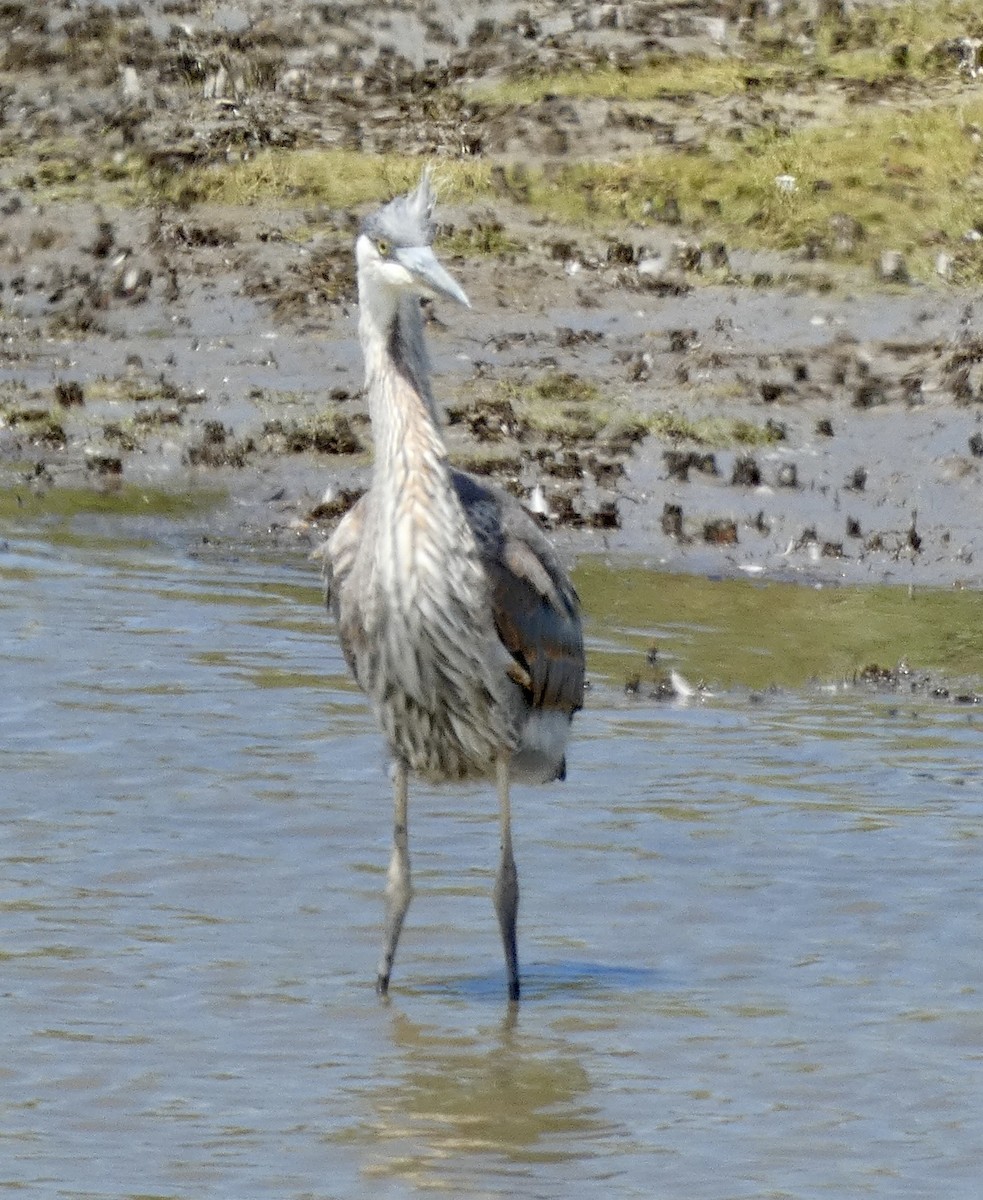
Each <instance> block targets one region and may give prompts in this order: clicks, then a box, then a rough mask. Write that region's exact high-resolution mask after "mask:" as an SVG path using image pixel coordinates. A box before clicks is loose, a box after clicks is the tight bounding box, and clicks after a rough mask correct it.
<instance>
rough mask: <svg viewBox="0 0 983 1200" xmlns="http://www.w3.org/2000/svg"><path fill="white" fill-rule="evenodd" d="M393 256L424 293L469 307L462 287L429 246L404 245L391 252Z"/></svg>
mask: <svg viewBox="0 0 983 1200" xmlns="http://www.w3.org/2000/svg"><path fill="white" fill-rule="evenodd" d="M393 258H394V259H395V260H396V262H398V263H399V265H400V266H401V267H405V269H406V270H407V271H409V273H410V274H411V275H412V276H413V282H414V283H415V284H416V285H417V286H418V287H419V289H420V291H421V292H423V293H424V294H425V295H427V296H431V297H434V298H436V297H438V296H444V297H446V298H447V299H448V300H456V301H457V302H458V304H463V305H464V307H465V308H470V307H471V301H470V300H469V299H468V298H467V295H466V294H465V292H464V289H463V288H462V287H461V286H460V285H459V284H457V283H456V282H455V281H454V280H453V279H452V278H451V277H450V275H448V274H447V272H446V271H445V270H444V268H443V267H442V266H441V265H440V263H439V262H438V261H437V256H436V255H435V254H434V252H433V251H432V250H431V249H430V247H429V246H404V247H401V248H400V249H398V250H396V251H395V252H394V253H393Z"/></svg>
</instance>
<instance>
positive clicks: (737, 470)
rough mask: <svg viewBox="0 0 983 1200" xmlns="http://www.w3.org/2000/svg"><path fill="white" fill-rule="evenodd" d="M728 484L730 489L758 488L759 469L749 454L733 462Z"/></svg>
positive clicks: (759, 479)
mask: <svg viewBox="0 0 983 1200" xmlns="http://www.w3.org/2000/svg"><path fill="white" fill-rule="evenodd" d="M730 482H731V486H732V487H760V485H761V468H760V467H759V466H758V464H757V463H756V462H755V460H754V459H753V458H752V457H751V455H750V454H743V455H741V457H740V458H738V459H737V460H736V461H735V462H734V470H733V472H732V474H731V477H730Z"/></svg>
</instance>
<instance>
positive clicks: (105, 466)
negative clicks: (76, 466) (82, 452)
mask: <svg viewBox="0 0 983 1200" xmlns="http://www.w3.org/2000/svg"><path fill="white" fill-rule="evenodd" d="M85 465H86V466H87V467H88V469H89V470H90V471H95V473H96V474H97V475H122V474H123V460H122V459H121V458H120V456H119V455H118V454H96V453H89V454H87V455H86V458H85Z"/></svg>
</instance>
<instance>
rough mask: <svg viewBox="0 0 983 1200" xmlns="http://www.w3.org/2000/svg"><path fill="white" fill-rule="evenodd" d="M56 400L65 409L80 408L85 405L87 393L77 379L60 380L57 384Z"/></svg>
mask: <svg viewBox="0 0 983 1200" xmlns="http://www.w3.org/2000/svg"><path fill="white" fill-rule="evenodd" d="M55 400H57V401H58V403H59V404H60V405H61V406H62V407H63V408H78V407H80V406H81V405H83V404H84V403H85V393H84V392H83V391H82V385H81V384H80V383H79V382H78V380H77V379H59V381H58V382H57V383H56V384H55Z"/></svg>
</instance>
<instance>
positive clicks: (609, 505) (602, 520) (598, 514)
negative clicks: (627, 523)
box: [589, 500, 621, 529]
mask: <svg viewBox="0 0 983 1200" xmlns="http://www.w3.org/2000/svg"><path fill="white" fill-rule="evenodd" d="M589 524H590V526H591V528H593V529H620V528H621V515H620V514H619V512H618V504H617V501H615V500H603V501H602V502H601V503H600V504H599V505H598V507H597V508H596V509H595V510H594V512H592V513H591V515H590V521H589Z"/></svg>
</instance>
